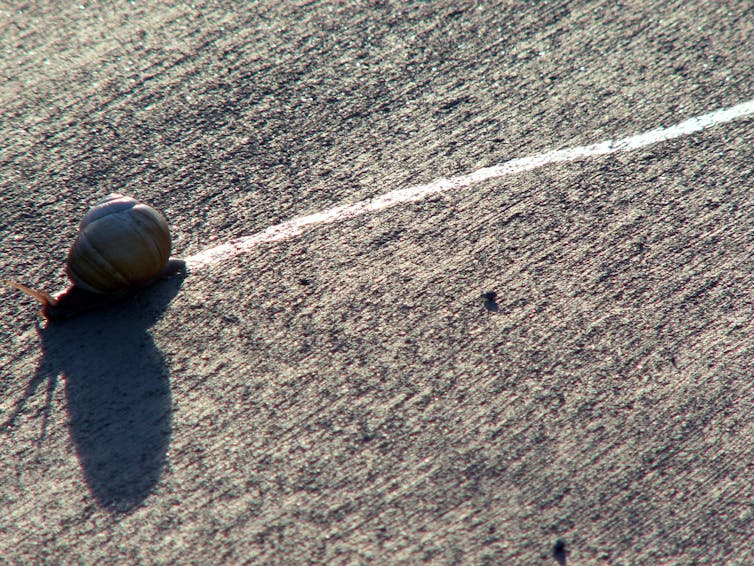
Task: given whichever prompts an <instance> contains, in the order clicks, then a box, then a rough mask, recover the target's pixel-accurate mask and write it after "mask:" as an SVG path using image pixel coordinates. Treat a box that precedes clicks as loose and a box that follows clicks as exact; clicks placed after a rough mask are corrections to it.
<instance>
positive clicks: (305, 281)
mask: <svg viewBox="0 0 754 566" xmlns="http://www.w3.org/2000/svg"><path fill="white" fill-rule="evenodd" d="M298 284H299V285H311V284H312V280H311V279H307V278H306V277H302V278H301V279H299V280H298Z"/></svg>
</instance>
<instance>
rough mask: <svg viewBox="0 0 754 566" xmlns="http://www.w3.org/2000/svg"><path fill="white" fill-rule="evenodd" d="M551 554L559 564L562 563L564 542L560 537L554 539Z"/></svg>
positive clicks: (564, 552) (564, 550)
mask: <svg viewBox="0 0 754 566" xmlns="http://www.w3.org/2000/svg"><path fill="white" fill-rule="evenodd" d="M552 555H553V557H554V558H555V560H557V561H558V562H560V563H561V564H563V562H564V559H565V555H566V543H565V541H564V540H563V539H562V538H559V539H558V540H556V541H555V544H553V545H552Z"/></svg>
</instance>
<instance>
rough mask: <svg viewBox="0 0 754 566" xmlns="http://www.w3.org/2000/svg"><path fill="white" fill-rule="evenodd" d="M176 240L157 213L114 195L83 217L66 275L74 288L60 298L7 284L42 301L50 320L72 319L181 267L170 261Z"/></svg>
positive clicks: (72, 247)
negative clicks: (172, 241) (172, 238)
mask: <svg viewBox="0 0 754 566" xmlns="http://www.w3.org/2000/svg"><path fill="white" fill-rule="evenodd" d="M170 250H171V237H170V229H169V227H168V223H167V222H166V221H165V218H164V217H163V216H162V214H160V213H159V212H158V211H157V210H155V209H154V208H152V207H151V206H148V205H146V204H144V203H141V202H139V201H137V200H136V199H133V198H131V197H126V196H123V195H119V194H111V195H109V196H107V197H106V198H104V199H103V200H101V201H99V202H97V203H96V204H95V205H94V206H93V207H92V208H90V209H89V211H88V212H87V213H86V214H85V215H84V217H83V218H82V219H81V224H80V225H79V230H78V234H77V235H76V239H75V240H74V242H73V245H72V246H71V249H70V251H69V252H68V258H67V260H66V268H65V271H66V274H67V275H68V278H69V279H70V280H71V282H72V285H71V286H70V287H69V288H68V289H67V290H66V291H64V292H63V293H61V294H60V295H58V296H57V297H53V296H52V295H50V294H49V293H47V292H46V291H36V290H34V289H30V288H29V287H27V286H26V285H22V284H20V283H16V282H14V281H5V280H4V281H2V282H3V283H4V284H6V285H9V286H11V287H14V288H16V289H19V290H20V291H23V292H24V293H26V294H28V295H31V296H32V297H34V298H35V299H37V300H38V301H39V302H41V303H42V311H41V314H42V315H43V316H44V317H45V318H46V319H47V320H50V321H56V320H61V319H65V318H70V317H72V316H75V315H77V314H79V313H81V312H84V311H87V310H91V309H93V308H96V307H98V306H101V305H105V304H108V303H111V302H113V301H114V300H117V299H119V298H121V297H123V296H124V295H126V294H128V293H129V292H131V291H133V290H135V289H139V288H141V287H144V286H146V285H149V284H150V283H152V282H153V281H155V280H156V279H157V278H158V277H160V276H161V275H163V274H166V273H167V270H168V269H169V268H175V267H176V266H175V265H171V264H173V262H176V263H180V261H177V260H173V261H170Z"/></svg>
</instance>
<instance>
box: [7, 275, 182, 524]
mask: <svg viewBox="0 0 754 566" xmlns="http://www.w3.org/2000/svg"><path fill="white" fill-rule="evenodd" d="M184 276H185V272H183V273H181V274H180V275H179V276H175V277H172V278H171V279H168V280H165V281H161V282H160V283H158V284H156V285H154V286H153V287H151V288H150V289H148V290H144V291H143V292H141V293H139V294H137V295H134V296H132V297H130V298H128V299H127V300H125V301H124V302H123V303H119V304H116V305H112V306H109V307H106V308H103V309H101V310H97V311H93V312H90V313H87V314H84V315H81V316H80V317H78V318H75V319H71V320H68V321H66V322H64V323H62V324H53V325H48V326H47V327H46V328H44V329H40V331H39V334H40V337H41V340H42V348H43V357H42V359H41V361H40V363H39V365H38V367H37V371H36V374H35V376H34V377H33V379H32V380H31V381H30V383H29V385H28V386H27V389H26V395H25V398H26V399H28V397H29V396H30V395H31V394H33V393H34V390H35V389H36V388H37V387H39V385H41V383H42V382H43V381H45V380H48V388H47V389H48V398H49V396H50V395H51V394H52V392H53V391H54V388H55V385H56V382H57V379H58V378H61V379H62V380H63V382H64V385H65V393H66V401H67V408H68V421H69V426H70V431H71V435H72V438H73V442H74V446H75V449H76V454H77V456H78V458H79V461H80V464H81V467H82V470H83V472H84V477H85V479H86V483H87V485H88V486H89V489H90V490H91V492H92V494H93V496H94V498H95V499H96V500H97V502H98V504H99V505H101V506H102V507H105V508H107V509H109V510H111V511H113V512H128V511H131V510H132V509H134V508H135V507H137V506H138V505H140V504H141V503H142V502H143V501H144V499H146V497H148V496H149V494H150V493H151V492H152V490H153V489H154V487H155V485H156V484H157V482H158V481H159V478H160V476H161V473H162V469H163V467H164V463H165V458H166V454H167V450H168V444H169V441H170V435H171V415H172V401H171V396H170V383H169V369H168V367H167V364H166V362H165V359H164V356H163V355H162V354H161V352H160V351H159V350H158V348H157V347H156V345H155V343H154V341H153V340H152V337H151V335H150V333H149V332H148V329H149V327H150V326H152V325H153V324H154V323H155V322H156V321H157V320H158V319H159V318H160V317H161V315H162V313H163V311H164V310H165V308H166V307H167V305H168V304H169V303H170V301H171V300H172V298H173V297H174V296H175V295H176V294H177V293H178V290H179V289H180V287H181V284H182V282H183V277H184ZM24 402H25V400H22V402H20V403H19V404H18V405H17V408H16V410H15V411H14V413H13V414H12V415H11V418H10V419H9V420H8V421H7V422H6V423H5V426H6V427H8V426H13V422H14V421H15V420H16V418H17V416H18V414H19V413H20V411H21V410H22V409H23V403H24ZM48 412H49V404H48V406H47V407H46V409H45V414H44V415H43V417H44V421H43V423H42V438H44V434H45V430H46V420H47V413H48Z"/></svg>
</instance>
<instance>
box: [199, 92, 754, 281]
mask: <svg viewBox="0 0 754 566" xmlns="http://www.w3.org/2000/svg"><path fill="white" fill-rule="evenodd" d="M751 114H754V99H752V100H749V101H747V102H743V103H741V104H737V105H735V106H731V107H730V108H723V109H721V110H715V111H714V112H710V113H708V114H702V115H701V116H695V117H694V118H689V119H688V120H684V121H683V122H680V123H679V124H676V125H674V126H670V127H668V128H656V129H654V130H649V131H648V132H644V133H642V134H637V135H635V136H630V137H627V138H622V139H617V140H607V141H603V142H600V143H595V144H592V145H585V146H578V147H572V148H569V149H559V150H556V151H548V152H547V153H539V154H536V155H532V156H530V157H519V158H517V159H511V160H510V161H506V162H505V163H500V164H499V165H493V166H492V167H484V168H482V169H479V170H477V171H474V172H473V173H468V174H466V175H459V176H456V177H449V178H444V179H437V180H436V181H432V182H431V183H427V184H426V185H415V186H413V187H407V188H404V189H396V190H394V191H390V192H388V193H385V194H384V195H381V196H378V197H374V198H371V199H369V200H363V201H360V202H356V203H353V204H344V205H341V206H336V207H334V208H330V209H328V210H324V211H322V212H317V213H314V214H309V215H307V216H300V217H298V218H294V219H292V220H288V221H286V222H282V223H280V224H275V225H274V226H270V227H269V228H267V229H265V230H263V231H261V232H257V233H256V234H252V235H250V236H242V237H240V238H235V239H233V240H231V241H229V242H227V243H225V244H220V245H217V246H213V247H211V248H208V249H206V250H204V251H201V252H198V253H196V254H194V255H192V256H189V257H186V258H184V259H185V261H186V266H187V267H188V269H189V270H197V269H200V268H202V267H205V266H208V265H211V264H214V263H218V262H222V261H225V260H228V259H230V258H233V257H235V256H238V255H240V254H243V253H246V252H249V251H251V250H252V249H253V248H254V247H256V246H258V245H259V244H263V243H269V242H277V241H280V240H288V239H290V238H294V237H295V236H298V235H299V234H301V233H302V232H303V231H304V230H305V229H307V228H308V227H310V226H314V225H317V224H331V223H333V222H340V221H341V220H346V219H348V218H353V217H355V216H361V215H363V214H367V213H370V212H377V211H379V210H384V209H386V208H390V207H392V206H397V205H399V204H403V203H406V202H413V201H418V200H422V199H424V198H426V197H427V196H429V195H433V194H437V193H444V192H448V191H454V190H458V189H463V188H465V187H468V186H470V185H473V184H475V183H480V182H482V181H486V180H488V179H494V178H497V177H504V176H506V175H515V174H516V173H521V172H523V171H530V170H532V169H536V168H538V167H542V166H544V165H549V164H550V163H561V162H565V161H575V160H577V159H584V158H586V157H594V156H597V155H607V154H610V153H617V152H623V151H631V150H634V149H639V148H642V147H646V146H648V145H652V144H656V143H659V142H664V141H667V140H672V139H675V138H679V137H682V136H688V135H690V134H693V133H696V132H699V131H701V130H704V129H706V128H711V127H712V126H716V125H719V124H724V123H726V122H730V121H732V120H735V119H737V118H742V117H744V116H749V115H751Z"/></svg>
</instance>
